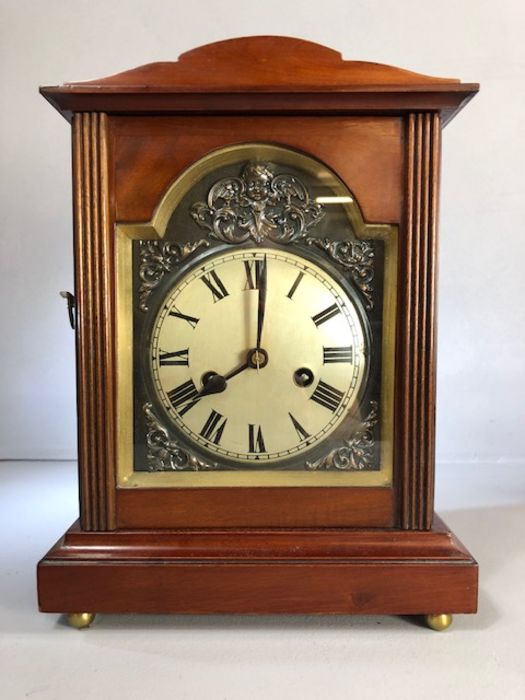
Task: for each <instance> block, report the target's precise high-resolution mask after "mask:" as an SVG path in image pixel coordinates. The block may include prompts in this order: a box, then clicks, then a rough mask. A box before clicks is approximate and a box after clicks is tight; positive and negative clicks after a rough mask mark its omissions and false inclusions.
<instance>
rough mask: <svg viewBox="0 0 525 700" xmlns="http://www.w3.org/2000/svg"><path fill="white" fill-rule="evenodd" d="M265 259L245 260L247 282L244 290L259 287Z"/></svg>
mask: <svg viewBox="0 0 525 700" xmlns="http://www.w3.org/2000/svg"><path fill="white" fill-rule="evenodd" d="M263 262H264V260H245V261H244V269H245V271H246V284H245V285H244V291H245V292H246V291H249V290H250V289H259V279H260V277H261V268H262V264H263Z"/></svg>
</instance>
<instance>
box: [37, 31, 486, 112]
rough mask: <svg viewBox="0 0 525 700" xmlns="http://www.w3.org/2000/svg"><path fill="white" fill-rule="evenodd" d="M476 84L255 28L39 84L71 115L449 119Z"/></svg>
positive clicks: (53, 102) (471, 93) (49, 98)
mask: <svg viewBox="0 0 525 700" xmlns="http://www.w3.org/2000/svg"><path fill="white" fill-rule="evenodd" d="M478 89H479V86H478V85H477V84H464V83H461V82H460V81H459V80H457V79H455V78H436V77H431V76H427V75H422V74H420V73H414V72H412V71H407V70H403V69H401V68H396V67H394V66H387V65H382V64H379V63H369V62H364V61H345V60H343V58H342V56H341V54H340V53H338V52H337V51H334V50H332V49H329V48H327V47H325V46H321V45H320V44H315V43H313V42H309V41H304V40H301V39H293V38H290V37H281V36H253V37H243V38H238V39H229V40H227V41H219V42H216V43H213V44H208V45H206V46H202V47H200V48H197V49H194V50H193V51H189V52H187V53H184V54H182V55H181V56H180V57H179V60H178V61H173V62H162V63H150V64H147V65H144V66H139V67H137V68H134V69H132V70H128V71H124V72H122V73H117V74H116V75H111V76H108V77H105V78H98V79H95V80H88V81H84V82H69V83H65V84H64V85H62V86H48V87H42V88H41V89H40V92H41V93H42V95H44V97H45V98H46V99H47V100H48V101H49V102H50V103H51V104H52V105H53V106H54V107H56V108H57V109H58V110H59V111H60V112H61V114H63V116H64V117H66V118H67V119H70V118H71V115H72V113H73V112H75V111H105V112H107V113H117V112H118V113H125V112H135V113H148V112H155V113H166V112H168V113H187V112H191V113H197V114H202V113H208V114H209V113H213V112H221V113H223V114H224V113H235V114H242V113H246V112H249V113H272V112H278V113H279V114H284V113H286V112H293V113H310V112H312V111H315V112H319V111H330V112H332V113H334V112H336V113H344V114H359V113H365V112H366V113H368V114H374V113H384V112H385V111H389V112H391V113H392V112H394V113H405V112H407V110H409V109H411V110H412V111H413V110H415V109H420V110H424V109H436V110H439V111H440V112H442V113H443V115H444V121H447V120H449V119H451V118H452V116H453V115H454V114H455V113H456V112H457V111H459V109H461V107H462V106H463V105H464V104H465V103H466V102H467V101H468V100H469V99H470V98H471V97H472V96H473V95H474V94H475V93H476V92H477V91H478ZM247 95H249V98H248V97H247Z"/></svg>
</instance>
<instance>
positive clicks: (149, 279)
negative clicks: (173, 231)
mask: <svg viewBox="0 0 525 700" xmlns="http://www.w3.org/2000/svg"><path fill="white" fill-rule="evenodd" d="M209 245H210V243H209V241H207V240H204V239H201V240H200V241H194V242H185V243H179V242H175V243H174V242H172V241H167V242H165V241H140V242H139V256H140V266H139V277H140V286H139V308H140V310H141V311H147V310H148V298H149V295H150V294H151V292H152V291H153V290H154V289H155V288H156V287H158V285H159V284H160V283H161V281H162V278H163V277H164V275H165V274H166V273H168V272H171V271H172V270H173V269H174V268H175V267H176V266H177V265H179V264H180V263H181V262H183V261H184V260H186V258H187V257H189V256H190V255H191V254H192V253H194V252H195V251H196V250H198V249H199V248H207V247H208V246H209Z"/></svg>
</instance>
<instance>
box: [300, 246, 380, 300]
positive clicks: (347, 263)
mask: <svg viewBox="0 0 525 700" xmlns="http://www.w3.org/2000/svg"><path fill="white" fill-rule="evenodd" d="M305 243H306V244H307V245H310V246H316V247H317V248H319V249H320V250H323V251H324V252H325V253H326V254H327V255H328V257H329V258H331V259H332V260H333V261H334V262H336V263H339V265H341V267H343V268H344V270H346V271H347V272H349V273H350V275H351V277H352V280H353V281H354V283H355V285H356V286H357V288H358V289H359V291H360V292H361V294H362V295H363V297H364V299H365V307H366V308H367V309H373V308H374V301H373V297H372V294H373V291H374V286H373V281H374V248H373V246H372V244H371V243H370V242H369V241H333V240H330V239H329V238H322V239H321V238H314V237H313V236H309V237H308V238H307V239H306V241H305Z"/></svg>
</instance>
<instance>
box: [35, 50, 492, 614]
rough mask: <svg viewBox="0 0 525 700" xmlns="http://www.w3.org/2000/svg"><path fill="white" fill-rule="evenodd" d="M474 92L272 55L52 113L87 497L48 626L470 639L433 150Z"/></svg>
mask: <svg viewBox="0 0 525 700" xmlns="http://www.w3.org/2000/svg"><path fill="white" fill-rule="evenodd" d="M275 56H279V60H278V61H275V60H273V58H274V57H275ZM477 89H478V86H477V85H472V84H463V83H460V82H459V81H457V80H451V79H443V78H431V77H427V76H423V75H419V74H416V73H411V72H408V71H405V70H400V69H398V68H393V67H389V66H383V65H378V64H374V63H362V62H355V61H343V60H342V59H341V57H340V55H339V54H338V53H336V52H334V51H332V50H331V49H327V48H325V47H322V46H319V45H316V44H312V43H309V42H306V41H300V40H296V39H289V38H282V37H251V38H244V39H234V40H230V41H223V42H219V43H216V44H211V45H208V46H204V47H201V48H199V49H196V50H194V51H190V52H189V53H186V54H184V55H182V56H181V57H180V59H179V60H178V61H177V62H174V63H156V64H151V65H146V66H142V67H139V68H136V69H134V70H130V71H127V72H125V73H121V74H119V75H115V76H111V77H108V78H103V79H101V80H95V81H90V82H83V83H66V84H65V85H63V86H61V87H46V88H42V89H41V92H42V94H43V95H44V96H45V98H46V99H47V100H48V101H49V102H50V103H51V104H52V105H53V106H55V107H56V108H57V109H58V110H59V111H60V113H61V114H62V115H63V116H64V117H65V118H66V119H67V120H68V121H70V122H71V125H72V139H73V191H74V212H75V225H74V250H75V290H74V294H73V295H70V298H69V300H70V304H71V312H72V320H73V322H74V323H73V325H74V327H75V333H76V348H77V372H78V440H79V481H80V519H79V521H78V522H77V523H75V524H74V525H73V526H72V527H71V528H70V529H69V530H68V531H67V532H66V534H65V535H64V537H63V538H62V539H61V540H60V541H59V542H58V543H57V544H56V545H55V546H54V547H53V548H52V549H51V551H50V552H49V553H48V554H47V555H46V556H45V557H44V559H43V560H42V561H41V562H40V564H39V566H38V591H39V603H40V609H41V610H42V611H45V612H64V613H67V614H68V615H69V617H70V621H71V622H72V623H73V624H75V625H77V626H86V625H88V624H89V623H90V621H91V620H92V618H93V616H94V614H95V613H104V612H123V613H124V612H149V613H233V612H235V613H356V614H414V615H426V616H427V622H428V624H429V625H430V626H432V627H434V628H443V627H445V626H447V625H448V624H449V623H450V620H451V614H452V613H469V612H474V611H475V609H476V599H477V565H476V563H475V561H474V560H473V558H472V557H471V555H470V554H469V553H468V552H467V551H466V550H465V549H464V547H463V546H462V545H461V544H460V543H459V541H458V540H457V539H456V538H455V537H454V535H453V534H452V533H451V532H450V531H449V530H448V528H447V527H446V526H445V525H444V524H443V522H441V521H440V520H439V519H438V518H437V517H436V516H435V515H434V512H433V484H434V399H435V342H434V339H435V289H436V209H437V190H438V176H439V160H440V135H441V129H442V127H443V126H444V125H445V124H446V123H447V122H448V121H449V120H450V119H452V117H453V116H454V115H455V114H456V113H457V112H458V111H459V110H460V109H461V107H462V106H463V105H464V104H465V103H466V102H467V101H468V100H469V99H470V98H471V97H472V96H473V95H474V94H475V93H476V91H477Z"/></svg>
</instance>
